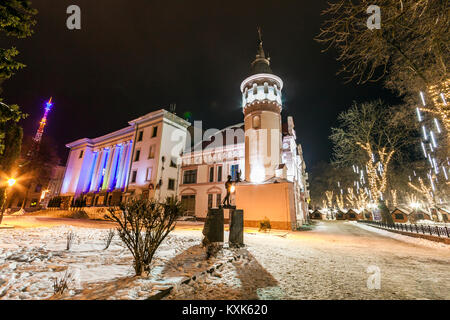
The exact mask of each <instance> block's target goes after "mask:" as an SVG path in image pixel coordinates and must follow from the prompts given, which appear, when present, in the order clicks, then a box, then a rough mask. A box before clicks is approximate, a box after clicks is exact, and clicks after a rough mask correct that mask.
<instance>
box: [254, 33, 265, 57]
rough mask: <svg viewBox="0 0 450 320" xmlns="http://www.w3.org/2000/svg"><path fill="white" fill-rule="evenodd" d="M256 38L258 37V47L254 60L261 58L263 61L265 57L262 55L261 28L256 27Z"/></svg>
mask: <svg viewBox="0 0 450 320" xmlns="http://www.w3.org/2000/svg"><path fill="white" fill-rule="evenodd" d="M258 36H259V45H258V54H257V55H256V58H263V59H265V58H266V55H265V53H264V48H263V40H262V31H261V27H258Z"/></svg>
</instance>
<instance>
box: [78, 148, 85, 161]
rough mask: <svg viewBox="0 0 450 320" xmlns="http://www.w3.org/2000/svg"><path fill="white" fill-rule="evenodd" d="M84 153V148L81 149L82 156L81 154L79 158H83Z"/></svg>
mask: <svg viewBox="0 0 450 320" xmlns="http://www.w3.org/2000/svg"><path fill="white" fill-rule="evenodd" d="M83 155H84V150H81V151H80V156H79V157H78V158H79V159H81V158H83Z"/></svg>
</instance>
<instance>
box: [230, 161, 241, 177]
mask: <svg viewBox="0 0 450 320" xmlns="http://www.w3.org/2000/svg"><path fill="white" fill-rule="evenodd" d="M238 172H239V165H238V164H233V165H231V170H230V173H231V174H230V175H231V179H232V180H236V179H237V174H238Z"/></svg>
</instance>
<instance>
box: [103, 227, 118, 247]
mask: <svg viewBox="0 0 450 320" xmlns="http://www.w3.org/2000/svg"><path fill="white" fill-rule="evenodd" d="M115 234H116V231H115V230H114V229H110V230H109V231H108V233H107V234H106V236H105V249H103V250H108V248H109V246H110V245H111V242H112V240H113V238H114V236H115Z"/></svg>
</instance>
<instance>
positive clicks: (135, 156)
mask: <svg viewBox="0 0 450 320" xmlns="http://www.w3.org/2000/svg"><path fill="white" fill-rule="evenodd" d="M140 157H141V150H136V154H135V155H134V161H135V162H136V161H139V158H140Z"/></svg>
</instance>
